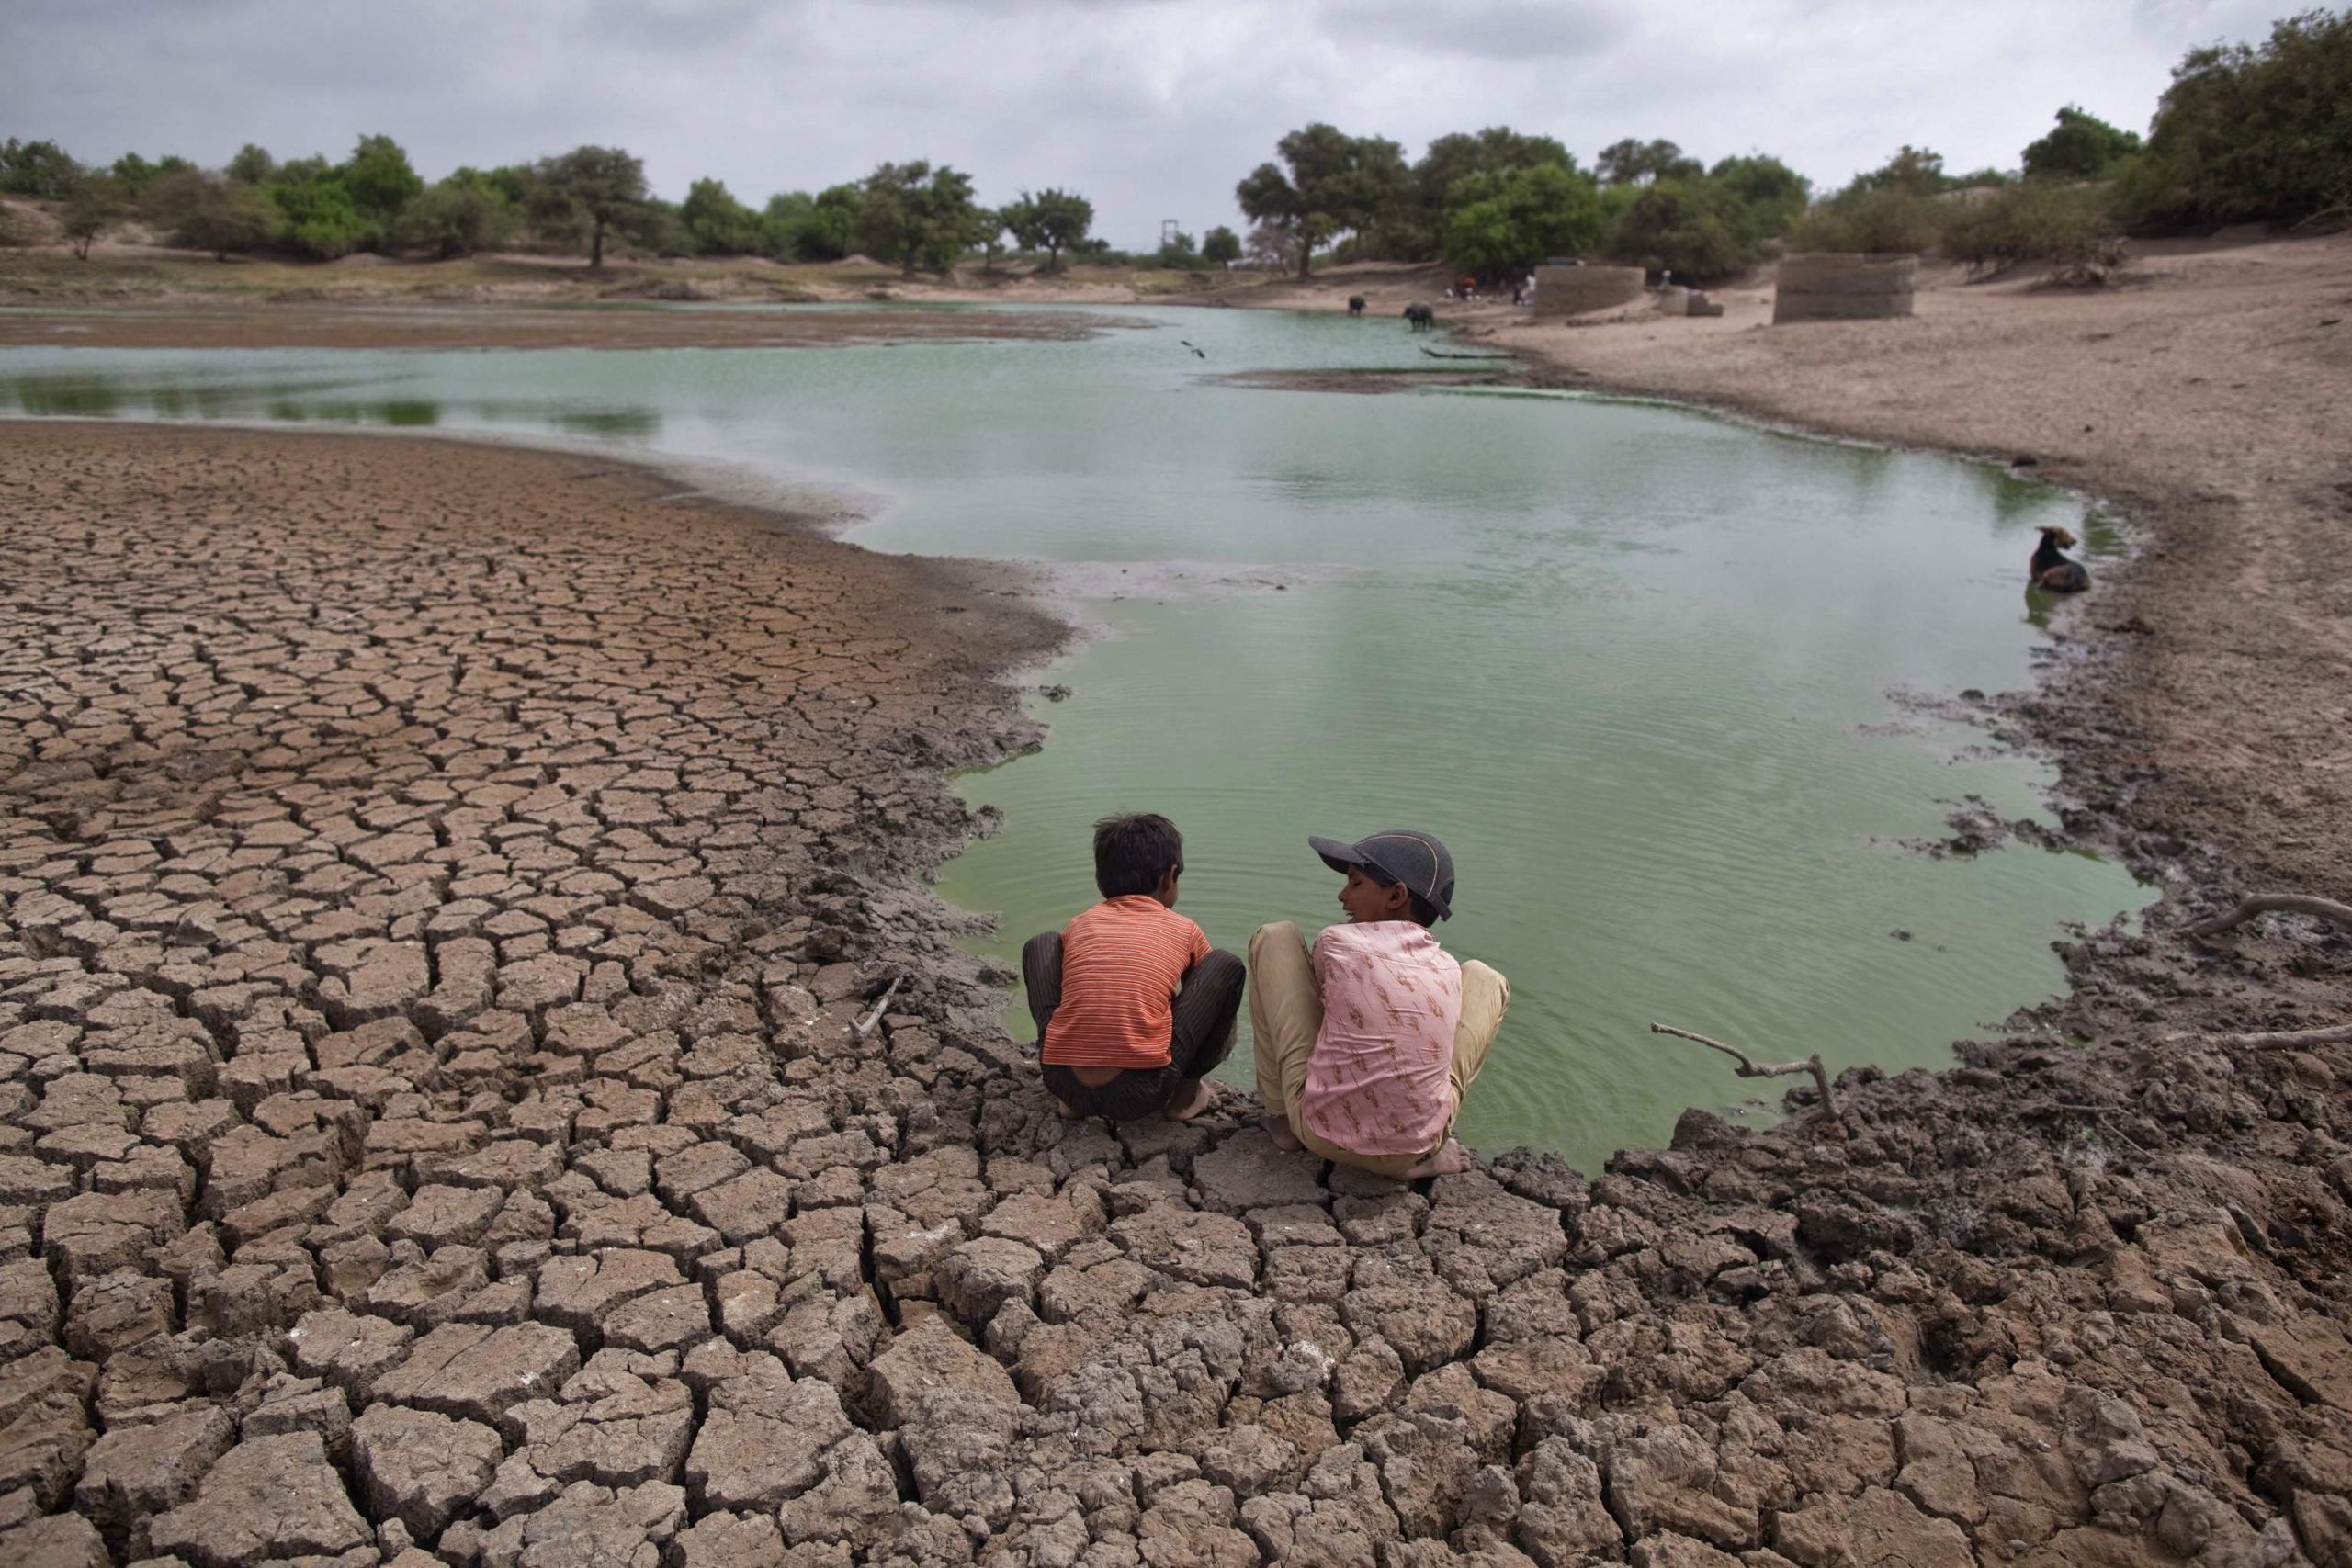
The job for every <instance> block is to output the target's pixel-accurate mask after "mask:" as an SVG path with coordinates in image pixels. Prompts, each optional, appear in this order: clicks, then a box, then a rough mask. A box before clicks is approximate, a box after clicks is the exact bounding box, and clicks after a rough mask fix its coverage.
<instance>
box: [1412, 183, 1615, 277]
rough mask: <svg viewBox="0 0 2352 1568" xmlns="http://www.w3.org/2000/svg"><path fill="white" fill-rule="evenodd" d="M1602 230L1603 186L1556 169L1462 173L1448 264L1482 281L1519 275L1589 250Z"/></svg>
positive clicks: (1448, 221)
mask: <svg viewBox="0 0 2352 1568" xmlns="http://www.w3.org/2000/svg"><path fill="white" fill-rule="evenodd" d="M1606 233H1607V229H1606V227H1605V224H1604V220H1603V218H1602V215H1601V207H1600V187H1599V186H1596V185H1595V184H1594V183H1593V180H1592V177H1591V176H1590V175H1586V174H1583V173H1581V172H1579V171H1577V170H1576V169H1573V168H1569V167H1566V166H1565V165H1563V164H1553V163H1544V164H1531V165H1529V166H1526V167H1523V168H1516V169H1500V170H1496V171H1494V172H1491V173H1481V174H1473V175H1464V176H1463V177H1462V178H1461V179H1459V180H1456V181H1455V182H1454V183H1453V201H1452V203H1451V205H1449V206H1448V208H1447V209H1446V214H1445V254H1446V259H1447V260H1448V261H1450V262H1452V263H1453V265H1457V266H1462V267H1466V268H1468V269H1469V270H1470V271H1472V272H1474V273H1476V274H1477V275H1479V276H1482V277H1499V276H1504V275H1506V274H1510V273H1517V272H1522V271H1524V270H1525V269H1526V268H1528V267H1531V266H1533V265H1536V264H1537V263H1539V262H1541V261H1542V260H1543V259H1544V257H1545V256H1548V255H1565V254H1571V253H1574V252H1577V251H1584V250H1590V249H1592V248H1593V247H1594V246H1597V245H1599V244H1600V242H1601V240H1602V238H1603V237H1604V236H1605V235H1606Z"/></svg>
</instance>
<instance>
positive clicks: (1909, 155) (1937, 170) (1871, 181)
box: [1846, 141, 1954, 196]
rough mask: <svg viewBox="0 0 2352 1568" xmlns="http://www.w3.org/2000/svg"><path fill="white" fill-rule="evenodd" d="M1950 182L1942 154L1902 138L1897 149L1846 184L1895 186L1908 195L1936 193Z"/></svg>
mask: <svg viewBox="0 0 2352 1568" xmlns="http://www.w3.org/2000/svg"><path fill="white" fill-rule="evenodd" d="M1953 184H1954V182H1953V181H1952V180H1951V178H1950V177H1949V176H1947V175H1945V174H1944V155H1943V154H1942V153H1940V152H1928V150H1927V149H1926V148H1924V147H1914V146H1912V145H1911V144H1910V143H1909V142H1907V141H1906V142H1905V143H1904V144H1903V147H1902V149H1901V150H1900V151H1898V152H1896V153H1895V154H1894V157H1892V158H1889V159H1888V160H1887V161H1886V162H1885V163H1883V164H1880V165H1879V166H1878V167H1877V168H1875V169H1871V170H1870V171H1868V172H1867V173H1864V174H1860V175H1855V176H1854V183H1853V184H1852V185H1850V186H1847V187H1846V188H1847V189H1849V190H1852V191H1870V190H1899V191H1902V192H1904V193H1905V195H1908V196H1938V195H1940V194H1942V193H1943V192H1944V191H1947V190H1949V189H1951V186H1952V185H1953Z"/></svg>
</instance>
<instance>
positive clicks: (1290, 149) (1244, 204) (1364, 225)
mask: <svg viewBox="0 0 2352 1568" xmlns="http://www.w3.org/2000/svg"><path fill="white" fill-rule="evenodd" d="M1274 151H1275V152H1276V154H1277V155H1278V156H1279V157H1280V158H1281V160H1282V162H1281V163H1280V164H1259V165H1258V166H1257V167H1256V168H1255V169H1253V170H1251V171H1250V175H1249V176H1248V177H1247V178H1245V179H1244V180H1242V182H1241V183H1240V184H1239V185H1238V186H1235V187H1234V192H1233V194H1234V197H1235V198H1236V199H1237V200H1238V201H1239V202H1240V204H1241V211H1242V214H1243V216H1245V217H1247V218H1249V219H1250V220H1252V221H1253V222H1257V223H1261V224H1272V225H1273V226H1274V227H1276V228H1277V229H1280V230H1282V231H1283V232H1284V233H1286V234H1287V235H1288V236H1289V238H1290V245H1291V248H1293V249H1295V251H1296V253H1297V256H1298V276H1299V277H1300V278H1301V279H1302V280H1303V279H1305V278H1306V277H1308V276H1311V268H1312V266H1313V265H1314V256H1315V252H1316V250H1317V248H1318V247H1319V246H1320V245H1322V244H1323V243H1325V242H1326V241H1329V240H1330V239H1332V238H1334V237H1335V236H1337V235H1339V234H1342V233H1345V232H1347V231H1351V230H1353V231H1364V230H1368V229H1371V228H1373V227H1374V226H1375V225H1376V224H1377V223H1379V221H1380V220H1382V219H1383V218H1384V217H1385V216H1387V215H1388V214H1389V213H1391V212H1393V211H1394V210H1395V209H1396V208H1397V203H1398V202H1399V200H1400V199H1401V198H1402V197H1403V196H1404V194H1405V186H1406V171H1405V154H1404V151H1403V149H1401V148H1399V147H1398V146H1397V143H1395V142H1394V141H1386V140H1385V139H1384V138H1381V137H1377V136H1364V137H1357V136H1350V135H1348V134H1346V133H1345V132H1344V131H1341V130H1339V129H1337V128H1336V127H1333V126H1329V125H1324V124H1321V123H1319V122H1318V123H1317V124H1314V125H1310V126H1306V127H1305V128H1304V129H1302V130H1294V131H1292V132H1291V133H1290V134H1289V135H1287V136H1285V137H1283V139H1282V141H1279V142H1277V143H1275V146H1274Z"/></svg>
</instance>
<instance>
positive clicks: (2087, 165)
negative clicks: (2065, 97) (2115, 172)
mask: <svg viewBox="0 0 2352 1568" xmlns="http://www.w3.org/2000/svg"><path fill="white" fill-rule="evenodd" d="M2139 151H2140V138H2139V137H2138V135H2136V134H2135V133H2133V132H2131V131H2129V130H2117V129H2116V128H2115V127H2114V126H2111V125H2109V124H2108V123H2107V121H2105V120H2103V119H2100V118H2098V117H2097V116H2096V115H2089V114H2086V113H2084V112H2083V111H2082V110H2081V109H2080V108H2078V107H2075V105H2073V104H2068V105H2067V106H2066V107H2064V108H2062V109H2060V110H2059V111H2058V123H2057V125H2056V126H2055V127H2054V128H2053V129H2052V130H2050V132H2049V133H2048V134H2046V135H2044V136H2042V137H2041V139H2040V140H2039V141H2032V142H2029V143H2028V144H2027V146H2026V150H2025V172H2026V174H2027V175H2030V176H2031V177H2033V178H2036V179H2066V180H2095V179H2098V178H2100V177H2101V176H2103V175H2106V173H2107V171H2108V169H2109V167H2110V166H2111V165H2113V164H2119V163H2120V162H2122V161H2123V160H2124V159H2126V158H2128V157H2130V156H2131V154H2133V153H2134V152H2139Z"/></svg>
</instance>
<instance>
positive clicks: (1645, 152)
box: [1598, 136, 1706, 186]
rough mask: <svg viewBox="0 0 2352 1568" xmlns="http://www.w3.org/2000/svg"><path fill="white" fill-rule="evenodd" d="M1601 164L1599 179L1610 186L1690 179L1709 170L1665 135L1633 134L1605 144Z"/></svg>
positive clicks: (1641, 184)
mask: <svg viewBox="0 0 2352 1568" xmlns="http://www.w3.org/2000/svg"><path fill="white" fill-rule="evenodd" d="M1598 167H1599V169H1600V183H1601V184H1603V185H1611V186H1643V185H1648V184H1650V183H1652V182H1653V181H1657V180H1666V179H1689V178H1691V177H1693V176H1695V175H1702V174H1704V173H1705V172H1706V170H1705V167H1704V166H1703V165H1702V164H1700V162H1699V161H1698V160H1697V159H1696V158H1692V157H1689V156H1686V155H1685V154H1684V152H1683V151H1682V149H1681V148H1679V147H1677V146H1676V145H1675V144H1674V143H1673V142H1671V141H1664V140H1662V139H1661V140H1659V141H1639V140H1636V139H1635V138H1634V137H1631V136H1629V137H1627V138H1625V140H1623V141H1612V142H1611V143H1610V144H1609V145H1608V146H1606V147H1604V148H1602V149H1601V150H1600V160H1599V164H1598Z"/></svg>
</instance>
